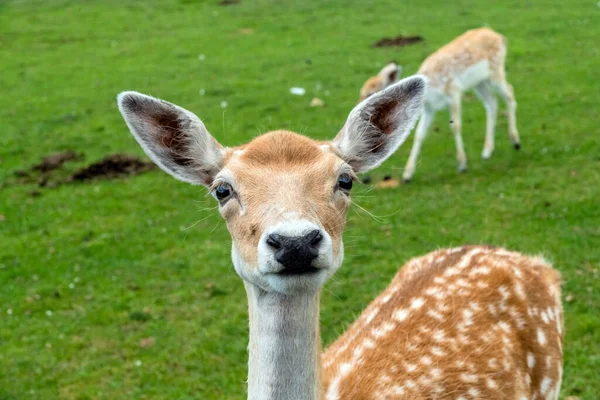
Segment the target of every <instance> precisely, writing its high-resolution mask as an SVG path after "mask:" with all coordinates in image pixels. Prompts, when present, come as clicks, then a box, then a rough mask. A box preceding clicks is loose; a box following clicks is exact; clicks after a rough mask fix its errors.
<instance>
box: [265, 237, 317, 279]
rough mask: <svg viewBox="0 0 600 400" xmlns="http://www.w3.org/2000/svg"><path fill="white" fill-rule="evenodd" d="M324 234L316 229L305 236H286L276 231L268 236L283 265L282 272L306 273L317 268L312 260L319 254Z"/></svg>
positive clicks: (270, 244)
mask: <svg viewBox="0 0 600 400" xmlns="http://www.w3.org/2000/svg"><path fill="white" fill-rule="evenodd" d="M322 240H323V235H322V234H321V231H319V230H318V229H314V230H312V231H310V232H308V233H307V234H305V235H304V236H284V235H278V234H276V233H273V234H270V235H269V236H268V237H267V244H268V245H269V246H270V247H271V248H272V249H273V252H274V254H275V259H276V260H277V261H278V262H279V263H280V264H281V265H283V270H282V271H280V272H279V273H280V274H304V273H308V272H314V271H316V270H317V268H315V267H313V266H312V261H313V260H314V259H315V258H317V256H318V255H319V246H320V244H321V241H322Z"/></svg>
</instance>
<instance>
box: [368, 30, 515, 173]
mask: <svg viewBox="0 0 600 400" xmlns="http://www.w3.org/2000/svg"><path fill="white" fill-rule="evenodd" d="M505 60H506V39H505V38H504V37H503V36H502V35H500V34H499V33H497V32H494V31H493V30H491V29H489V28H480V29H473V30H470V31H467V32H466V33H464V34H462V35H461V36H459V37H457V38H456V39H454V40H453V41H452V42H450V43H448V44H447V45H445V46H444V47H442V48H441V49H439V50H438V51H436V52H435V53H433V54H432V55H430V56H429V57H427V59H426V60H425V61H424V62H423V64H422V65H421V68H419V74H422V75H424V76H426V77H427V79H428V88H427V93H426V96H425V107H424V111H423V115H422V116H421V119H420V121H419V124H418V126H417V129H416V133H415V140H414V143H413V147H412V150H411V152H410V157H409V158H408V162H407V163H406V167H405V168H404V173H403V175H402V178H403V180H404V181H405V182H409V181H410V180H411V179H412V177H413V174H414V172H415V166H416V162H417V157H418V156H419V151H420V150H421V146H422V144H423V140H425V136H426V135H427V130H428V128H429V126H430V125H431V122H432V121H433V117H434V115H435V113H436V112H437V111H439V110H441V109H443V108H446V107H449V108H450V124H451V126H452V132H453V133H454V139H455V142H456V153H457V154H456V157H457V160H458V170H459V171H460V172H465V171H466V170H467V156H466V154H465V150H464V145H463V140H462V134H461V129H462V128H461V127H462V124H461V98H462V95H463V93H464V92H465V91H467V90H470V89H473V91H474V92H475V94H476V95H477V97H479V99H480V100H481V102H482V103H483V105H484V107H485V111H486V117H487V122H486V131H485V144H484V147H483V152H482V154H481V156H482V157H483V158H484V159H488V158H490V157H491V156H492V152H493V151H494V129H495V125H496V116H497V112H498V100H497V98H496V95H495V94H496V93H498V94H500V96H501V97H502V98H503V99H504V101H505V102H506V106H507V108H508V131H509V136H510V139H511V141H512V143H513V146H514V148H515V149H517V150H519V149H520V148H521V142H520V139H519V132H518V130H517V116H516V110H517V102H516V100H515V96H514V91H513V88H512V86H511V85H510V84H509V83H508V82H507V81H506V71H505V67H504V63H505ZM400 72H401V71H400V68H399V67H398V66H397V65H396V64H395V63H389V64H388V65H386V66H385V67H384V68H383V69H382V70H381V72H380V73H379V74H378V75H376V76H374V77H371V78H369V79H368V80H367V81H366V82H365V83H364V85H363V87H362V88H361V91H360V99H361V100H364V99H366V98H367V97H368V96H370V95H372V94H373V93H376V92H378V91H380V90H382V89H384V88H386V87H388V86H389V85H391V84H393V83H394V82H396V80H397V79H398V77H399V75H400Z"/></svg>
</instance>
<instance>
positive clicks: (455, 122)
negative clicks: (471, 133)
mask: <svg viewBox="0 0 600 400" xmlns="http://www.w3.org/2000/svg"><path fill="white" fill-rule="evenodd" d="M450 96H451V100H450V126H451V127H452V132H453V133H454V140H455V141H456V159H457V161H458V172H466V171H467V155H466V154H465V147H464V144H463V140H462V135H461V133H460V131H461V125H462V124H461V107H460V103H461V97H462V93H461V91H460V89H452V92H451V94H450Z"/></svg>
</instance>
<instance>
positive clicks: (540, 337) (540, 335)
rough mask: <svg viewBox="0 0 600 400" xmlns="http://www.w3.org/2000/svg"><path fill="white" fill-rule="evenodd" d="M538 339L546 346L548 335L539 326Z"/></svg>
mask: <svg viewBox="0 0 600 400" xmlns="http://www.w3.org/2000/svg"><path fill="white" fill-rule="evenodd" d="M537 340H538V343H539V344H541V345H542V346H544V345H545V344H546V335H545V334H544V331H542V329H541V328H538V330H537Z"/></svg>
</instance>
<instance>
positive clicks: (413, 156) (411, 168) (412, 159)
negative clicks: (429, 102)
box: [402, 107, 435, 182]
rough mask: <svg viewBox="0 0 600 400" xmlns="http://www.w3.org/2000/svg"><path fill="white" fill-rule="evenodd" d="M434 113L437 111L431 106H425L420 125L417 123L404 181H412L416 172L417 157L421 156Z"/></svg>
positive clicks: (403, 177)
mask: <svg viewBox="0 0 600 400" xmlns="http://www.w3.org/2000/svg"><path fill="white" fill-rule="evenodd" d="M434 115H435V111H433V110H432V109H430V108H429V107H425V110H424V111H423V114H422V115H421V119H420V120H419V125H417V130H416V132H415V141H414V143H413V147H412V149H411V150H410V156H409V158H408V162H407V163H406V167H404V173H403V174H402V179H403V180H404V182H410V180H411V179H412V176H413V174H414V173H415V167H416V164H417V157H418V156H419V151H421V145H422V144H423V141H424V140H425V136H427V130H428V129H429V126H430V125H431V122H432V121H433V116H434Z"/></svg>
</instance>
